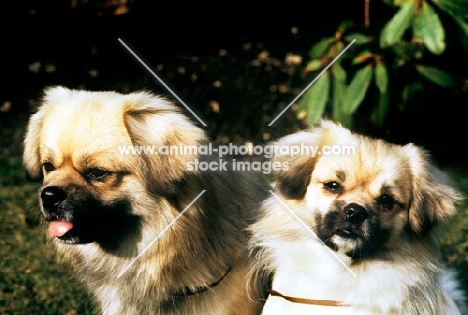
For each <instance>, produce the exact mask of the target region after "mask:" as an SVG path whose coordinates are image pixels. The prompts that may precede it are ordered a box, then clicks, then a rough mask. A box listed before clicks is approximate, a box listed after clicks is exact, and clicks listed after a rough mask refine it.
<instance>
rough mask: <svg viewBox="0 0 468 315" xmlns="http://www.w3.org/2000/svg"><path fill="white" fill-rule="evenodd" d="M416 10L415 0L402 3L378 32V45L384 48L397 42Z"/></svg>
mask: <svg viewBox="0 0 468 315" xmlns="http://www.w3.org/2000/svg"><path fill="white" fill-rule="evenodd" d="M415 10H416V2H413V1H409V2H406V3H404V4H403V5H402V6H401V8H400V9H399V10H398V12H397V13H396V14H395V15H394V16H393V18H392V19H391V20H390V21H389V22H388V23H387V24H386V25H385V27H384V28H383V30H382V32H381V33H380V47H382V48H385V47H389V46H392V45H394V44H395V43H396V42H398V41H399V40H400V39H401V37H402V36H403V34H404V33H405V31H406V30H407V29H408V27H409V26H410V25H411V21H412V19H413V16H414V13H415Z"/></svg>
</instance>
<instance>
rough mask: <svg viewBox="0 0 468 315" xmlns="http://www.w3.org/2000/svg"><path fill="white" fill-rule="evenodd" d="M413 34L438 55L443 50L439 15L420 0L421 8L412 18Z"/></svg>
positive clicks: (443, 36) (443, 44)
mask: <svg viewBox="0 0 468 315" xmlns="http://www.w3.org/2000/svg"><path fill="white" fill-rule="evenodd" d="M413 36H414V37H415V38H416V39H418V40H421V41H422V42H423V43H424V45H425V46H426V48H427V49H428V50H429V51H430V52H432V53H433V54H436V55H440V54H441V53H443V52H444V50H445V31H444V27H443V26H442V23H441V22H440V19H439V16H438V15H437V13H436V12H435V11H434V9H433V8H432V7H431V6H430V5H429V4H428V3H427V2H425V1H424V2H422V5H421V10H420V12H419V14H418V15H417V16H416V18H415V19H414V23H413Z"/></svg>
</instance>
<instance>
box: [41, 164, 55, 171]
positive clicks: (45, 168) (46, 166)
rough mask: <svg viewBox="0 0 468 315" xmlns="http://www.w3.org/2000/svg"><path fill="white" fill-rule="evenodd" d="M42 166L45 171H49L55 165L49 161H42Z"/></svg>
mask: <svg viewBox="0 0 468 315" xmlns="http://www.w3.org/2000/svg"><path fill="white" fill-rule="evenodd" d="M42 168H43V169H44V171H45V172H46V173H49V172H52V171H54V170H55V167H54V166H53V165H52V163H50V162H44V163H42Z"/></svg>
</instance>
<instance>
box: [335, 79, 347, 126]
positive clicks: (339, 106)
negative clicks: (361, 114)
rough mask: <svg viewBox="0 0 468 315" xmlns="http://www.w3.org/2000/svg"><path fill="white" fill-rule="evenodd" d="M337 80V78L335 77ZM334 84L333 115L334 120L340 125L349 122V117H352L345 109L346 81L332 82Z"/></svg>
mask: <svg viewBox="0 0 468 315" xmlns="http://www.w3.org/2000/svg"><path fill="white" fill-rule="evenodd" d="M335 78H336V77H335ZM332 82H333V86H332V88H333V92H332V93H333V103H332V115H333V119H334V120H335V121H337V122H340V123H343V124H344V123H345V122H347V120H348V117H349V116H351V115H350V114H347V113H346V112H345V109H344V108H343V104H344V97H345V92H346V84H345V81H342V80H338V79H335V80H332Z"/></svg>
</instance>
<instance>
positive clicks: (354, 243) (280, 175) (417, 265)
mask: <svg viewBox="0 0 468 315" xmlns="http://www.w3.org/2000/svg"><path fill="white" fill-rule="evenodd" d="M275 145H276V146H278V148H281V150H277V151H278V152H279V153H285V152H289V153H291V152H297V150H296V149H298V148H300V150H301V151H305V150H307V148H308V149H310V152H308V154H307V152H303V153H306V154H295V155H293V154H284V155H282V154H277V155H276V156H275V157H274V159H275V161H279V162H281V163H287V165H288V168H289V169H288V170H280V171H279V172H277V173H276V174H275V175H276V191H277V194H273V195H272V196H271V197H269V198H268V199H267V200H266V201H265V202H264V203H263V212H264V213H263V217H262V218H261V219H260V220H259V221H258V222H256V223H254V224H253V225H251V226H250V227H249V231H250V232H251V236H252V237H251V241H250V246H251V249H252V251H253V252H254V253H255V255H256V257H257V259H256V263H255V264H254V266H253V268H252V273H253V274H257V275H258V273H259V272H260V273H262V272H265V273H268V274H270V275H272V276H273V281H272V288H271V291H270V296H269V297H268V299H267V302H266V304H265V306H264V309H263V315H273V314H282V315H284V314H288V315H295V314H301V315H303V314H320V315H324V314H333V315H344V314H353V315H390V314H392V315H456V314H461V312H460V311H459V310H458V308H457V306H456V303H455V302H454V300H453V299H452V298H451V297H450V294H449V293H448V292H447V291H446V290H445V289H443V287H444V284H443V281H442V278H443V274H444V275H445V272H444V271H443V266H442V264H441V258H440V254H439V245H438V240H437V233H436V232H437V230H438V229H437V226H438V225H439V223H441V222H442V221H444V220H445V219H446V218H448V217H449V216H451V215H452V214H453V213H454V212H455V203H456V201H457V200H458V199H460V195H459V193H458V192H457V191H456V190H455V189H454V187H453V185H452V184H451V183H450V181H449V180H448V178H447V177H446V176H445V175H444V174H443V173H442V172H441V171H440V170H438V169H437V168H436V167H435V166H434V165H433V164H432V163H431V162H430V160H429V157H428V154H427V153H426V152H425V151H424V150H423V149H421V148H419V147H417V146H415V145H413V144H408V145H405V146H400V145H395V144H389V143H387V142H384V141H382V140H376V139H371V138H368V137H365V136H362V135H357V134H354V133H352V132H350V131H349V130H348V129H345V128H343V127H341V126H339V125H337V124H335V123H333V122H331V121H328V120H323V121H322V122H321V123H320V125H319V126H318V127H316V128H313V129H311V130H309V131H302V132H298V133H296V134H293V135H289V136H286V137H284V138H282V139H280V140H279V141H278V142H277V143H275ZM293 147H295V149H294V150H293ZM285 148H290V150H285ZM283 165H284V164H283ZM259 270H260V271H259ZM458 293H459V292H458Z"/></svg>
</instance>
